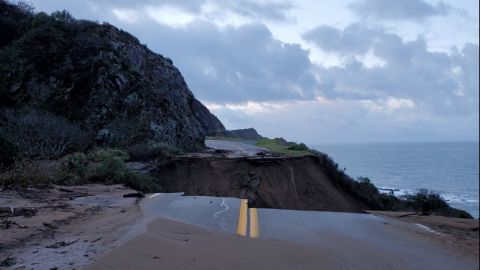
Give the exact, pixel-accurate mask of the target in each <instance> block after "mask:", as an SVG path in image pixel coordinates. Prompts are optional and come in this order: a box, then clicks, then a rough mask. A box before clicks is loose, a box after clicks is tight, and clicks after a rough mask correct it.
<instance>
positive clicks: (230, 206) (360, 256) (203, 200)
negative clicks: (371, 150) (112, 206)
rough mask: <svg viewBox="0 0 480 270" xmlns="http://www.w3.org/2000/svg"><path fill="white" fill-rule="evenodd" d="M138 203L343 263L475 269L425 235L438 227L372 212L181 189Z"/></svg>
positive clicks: (152, 213)
mask: <svg viewBox="0 0 480 270" xmlns="http://www.w3.org/2000/svg"><path fill="white" fill-rule="evenodd" d="M141 208H142V211H143V212H144V213H145V215H146V216H149V217H151V219H154V218H156V217H162V218H167V219H171V220H176V221H180V222H184V223H187V224H191V225H196V226H200V227H203V228H206V229H209V230H214V231H221V232H226V233H231V234H239V235H241V236H244V237H251V238H264V239H276V240H284V241H289V242H295V243H299V244H302V245H306V246H309V247H311V248H315V249H318V250H320V251H321V252H322V254H329V255H331V256H332V258H335V259H336V260H338V265H339V266H341V268H342V269H478V266H475V265H472V262H469V261H466V260H464V259H463V258H461V257H456V256H455V255H453V254H451V253H450V252H449V251H447V250H446V249H444V248H442V247H441V246H439V245H438V243H434V242H433V241H431V240H430V241H429V240H428V239H429V238H431V237H437V236H438V237H441V235H440V234H439V233H437V232H435V231H432V230H429V229H428V228H426V227H421V226H415V224H411V223H405V222H401V221H396V220H392V219H385V218H383V217H378V216H374V215H371V214H356V213H336V212H318V211H294V210H279V209H255V208H248V205H247V202H246V200H241V199H237V198H221V197H207V196H182V193H170V194H165V193H157V194H152V195H149V196H147V198H146V199H145V200H143V201H142V203H141ZM437 234H438V235H437Z"/></svg>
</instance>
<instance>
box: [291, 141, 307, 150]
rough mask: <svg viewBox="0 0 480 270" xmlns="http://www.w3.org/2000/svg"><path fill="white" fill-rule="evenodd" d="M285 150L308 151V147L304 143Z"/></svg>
mask: <svg viewBox="0 0 480 270" xmlns="http://www.w3.org/2000/svg"><path fill="white" fill-rule="evenodd" d="M287 149H288V150H295V151H308V150H309V149H308V147H307V146H306V145H305V144H304V143H300V144H295V145H292V146H289V147H288V148H287Z"/></svg>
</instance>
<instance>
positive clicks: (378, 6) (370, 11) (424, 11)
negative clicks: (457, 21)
mask: <svg viewBox="0 0 480 270" xmlns="http://www.w3.org/2000/svg"><path fill="white" fill-rule="evenodd" d="M348 7H349V8H350V9H351V10H352V11H354V12H355V13H356V14H357V15H359V16H361V17H363V18H372V19H382V20H423V19H425V18H427V17H430V16H434V15H445V14H447V13H448V12H449V11H450V9H451V7H450V6H448V5H446V4H444V3H442V2H440V3H438V4H436V5H432V4H429V3H428V2H425V1H423V0H400V1H398V0H394V1H391V0H358V1H355V2H352V3H350V4H349V5H348Z"/></svg>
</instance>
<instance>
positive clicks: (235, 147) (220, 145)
mask: <svg viewBox="0 0 480 270" xmlns="http://www.w3.org/2000/svg"><path fill="white" fill-rule="evenodd" d="M205 145H206V146H208V147H211V148H213V149H219V150H229V151H235V152H238V153H240V154H243V155H248V156H254V155H256V154H257V153H260V152H266V151H267V152H268V150H267V149H265V148H262V147H258V146H255V145H251V144H246V143H241V142H236V141H221V140H205Z"/></svg>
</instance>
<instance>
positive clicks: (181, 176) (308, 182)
mask: <svg viewBox="0 0 480 270" xmlns="http://www.w3.org/2000/svg"><path fill="white" fill-rule="evenodd" d="M150 174H151V175H153V176H154V177H155V178H156V179H157V181H159V184H160V185H161V186H162V187H163V188H164V190H163V192H185V195H199V196H201V195H206V196H222V197H237V198H242V199H248V203H249V205H250V206H252V207H261V208H279V209H297V210H322V211H341V212H360V211H361V210H363V209H368V208H369V205H368V202H367V201H366V200H364V199H363V198H361V196H358V194H357V193H355V192H354V191H352V188H351V187H350V186H349V185H350V184H351V183H350V182H351V179H350V178H349V177H348V176H347V175H345V174H344V173H343V172H341V171H339V170H338V169H337V168H336V166H335V164H334V163H333V162H332V161H331V160H330V159H329V158H328V157H327V156H314V155H311V156H303V157H261V156H254V157H230V158H226V157H224V156H219V155H207V156H205V155H203V156H183V157H175V158H173V159H171V160H168V161H164V162H162V163H160V164H158V165H156V167H155V168H154V169H153V170H151V171H150Z"/></svg>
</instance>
